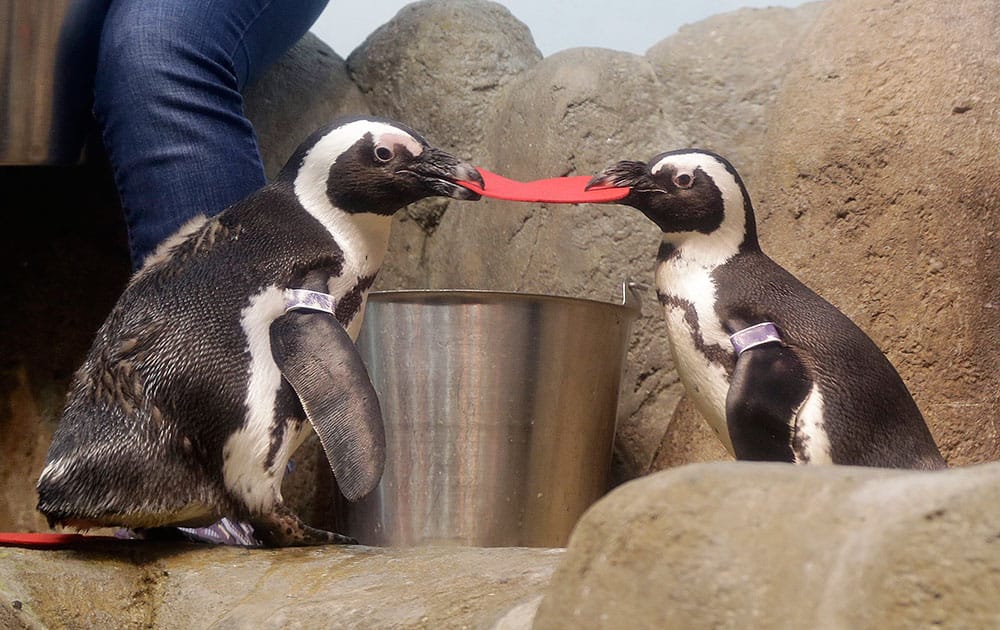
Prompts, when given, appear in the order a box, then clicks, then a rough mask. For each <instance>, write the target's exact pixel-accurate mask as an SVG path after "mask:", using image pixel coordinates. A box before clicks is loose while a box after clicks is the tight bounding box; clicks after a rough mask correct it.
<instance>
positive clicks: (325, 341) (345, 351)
mask: <svg viewBox="0 0 1000 630" xmlns="http://www.w3.org/2000/svg"><path fill="white" fill-rule="evenodd" d="M270 333H271V354H272V355H273V357H274V362H275V363H276V364H277V365H278V368H279V369H280V370H281V373H282V375H283V376H284V377H285V380H287V381H288V382H289V383H290V384H291V386H292V389H294V390H295V393H296V394H297V395H298V397H299V400H300V401H301V402H302V408H303V409H305V412H306V417H308V418H309V422H310V423H312V426H313V429H315V430H316V434H317V435H318V436H319V441H320V443H321V444H322V445H323V450H324V451H326V457H327V459H328V460H329V461H330V466H331V467H332V468H333V474H334V476H335V477H336V478H337V485H338V486H340V491H341V492H342V493H343V494H344V496H345V497H346V498H347V499H348V500H350V501H356V500H358V499H360V498H361V497H363V496H365V495H366V494H368V493H369V492H371V491H372V490H374V489H375V486H376V485H378V482H379V479H381V477H382V471H383V469H384V468H385V429H384V427H383V425H382V412H381V409H380V408H379V404H378V397H377V395H376V394H375V388H374V387H372V383H371V379H370V378H369V377H368V371H367V370H366V369H365V366H364V363H362V361H361V355H359V354H358V349H357V347H356V346H355V345H354V342H353V341H352V340H351V338H350V336H348V334H347V331H346V330H344V327H343V326H342V325H341V324H340V322H338V321H337V319H336V318H335V317H333V315H330V314H328V313H319V312H298V311H292V312H288V313H285V314H284V315H282V316H281V317H278V318H277V319H275V320H274V322H272V323H271V331H270Z"/></svg>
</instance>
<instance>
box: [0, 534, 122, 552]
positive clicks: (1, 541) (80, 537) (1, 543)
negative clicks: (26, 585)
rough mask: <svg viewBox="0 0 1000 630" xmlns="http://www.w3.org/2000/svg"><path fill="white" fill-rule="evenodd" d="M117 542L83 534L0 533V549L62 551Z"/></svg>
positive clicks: (107, 537)
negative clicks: (79, 546) (98, 543)
mask: <svg viewBox="0 0 1000 630" xmlns="http://www.w3.org/2000/svg"><path fill="white" fill-rule="evenodd" d="M108 540H119V539H118V538H114V537H112V536H85V535H84V534H32V533H26V532H0V547H30V548H32V549H62V548H64V547H74V546H77V545H80V544H82V543H91V542H96V541H108Z"/></svg>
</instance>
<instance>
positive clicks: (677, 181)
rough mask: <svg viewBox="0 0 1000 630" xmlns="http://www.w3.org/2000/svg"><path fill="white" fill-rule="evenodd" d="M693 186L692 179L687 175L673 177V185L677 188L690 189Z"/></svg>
mask: <svg viewBox="0 0 1000 630" xmlns="http://www.w3.org/2000/svg"><path fill="white" fill-rule="evenodd" d="M692 184H694V177H692V176H691V175H690V174H689V173H677V174H676V175H674V185H675V186H677V187H678V188H690V187H691V185H692Z"/></svg>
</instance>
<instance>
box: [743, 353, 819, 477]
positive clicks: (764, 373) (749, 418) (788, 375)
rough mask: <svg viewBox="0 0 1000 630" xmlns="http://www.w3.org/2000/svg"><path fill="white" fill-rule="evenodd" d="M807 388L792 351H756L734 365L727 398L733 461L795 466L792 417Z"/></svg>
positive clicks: (803, 367)
mask: <svg viewBox="0 0 1000 630" xmlns="http://www.w3.org/2000/svg"><path fill="white" fill-rule="evenodd" d="M810 388H811V383H810V380H809V377H808V375H807V373H806V369H805V366H804V365H803V364H802V361H801V360H800V359H799V357H798V356H797V355H796V354H795V351H794V350H792V349H791V348H789V347H788V346H785V345H783V344H778V343H769V344H766V345H761V346H756V347H753V348H750V349H748V350H746V351H744V352H743V353H742V354H740V355H739V358H738V359H737V360H736V368H735V369H734V370H733V375H732V378H731V379H730V384H729V393H728V394H727V395H726V425H727V427H728V428H729V437H730V439H731V440H732V442H733V451H734V453H735V454H736V459H741V460H755V461H772V462H774V461H777V462H794V461H795V454H794V452H793V450H792V432H793V430H794V427H795V415H796V412H797V411H798V409H799V407H801V406H802V403H803V401H805V399H806V396H808V395H809V390H810Z"/></svg>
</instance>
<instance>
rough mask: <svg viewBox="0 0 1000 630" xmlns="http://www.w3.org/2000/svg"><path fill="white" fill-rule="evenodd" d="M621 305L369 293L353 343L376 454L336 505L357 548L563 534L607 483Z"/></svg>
mask: <svg viewBox="0 0 1000 630" xmlns="http://www.w3.org/2000/svg"><path fill="white" fill-rule="evenodd" d="M639 309H640V306H639V299H638V295H637V294H636V293H635V289H634V288H633V287H632V286H631V285H629V284H628V283H626V285H625V286H624V288H623V299H622V303H621V304H609V303H603V302H595V301H591V300H580V299H572V298H563V297H552V296H541V295H526V294H517V293H497V292H488V291H392V292H381V293H373V294H371V295H370V296H369V298H368V307H367V310H366V315H365V322H364V326H363V327H362V331H361V334H360V337H359V339H358V347H359V349H360V351H361V355H362V357H363V358H364V360H365V363H366V365H367V366H368V370H369V373H370V374H371V378H372V381H373V383H374V385H375V389H376V390H377V391H378V394H379V399H380V401H381V405H382V413H383V417H384V420H385V426H386V441H387V453H388V458H387V459H388V461H387V463H386V470H385V474H384V475H383V477H382V481H381V483H380V485H379V487H378V488H377V489H376V490H375V491H374V492H373V493H372V494H371V495H369V496H368V497H366V498H365V499H362V500H361V501H360V502H358V503H355V504H349V505H345V506H342V507H341V510H340V511H341V514H340V520H341V522H340V523H339V527H340V528H341V529H340V531H344V532H345V533H348V534H350V535H352V536H354V537H356V538H357V539H358V540H359V541H360V542H361V543H363V544H370V545H381V546H409V545H418V544H461V545H474V546H540V547H557V546H563V545H565V544H566V541H567V540H568V538H569V534H570V531H571V530H572V528H573V525H574V524H575V523H576V521H577V519H578V518H579V516H580V515H581V514H582V513H583V511H584V510H586V509H587V507H588V506H590V505H591V504H592V503H593V502H594V501H595V500H597V499H598V498H599V497H600V496H601V495H603V494H604V493H605V492H607V490H608V487H609V468H610V463H611V450H612V444H613V440H614V431H615V422H616V414H617V406H618V389H619V384H620V381H621V374H622V367H623V365H624V362H625V356H626V352H627V349H628V339H629V328H630V325H631V323H632V322H633V321H634V320H635V319H636V317H637V316H638V315H639Z"/></svg>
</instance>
